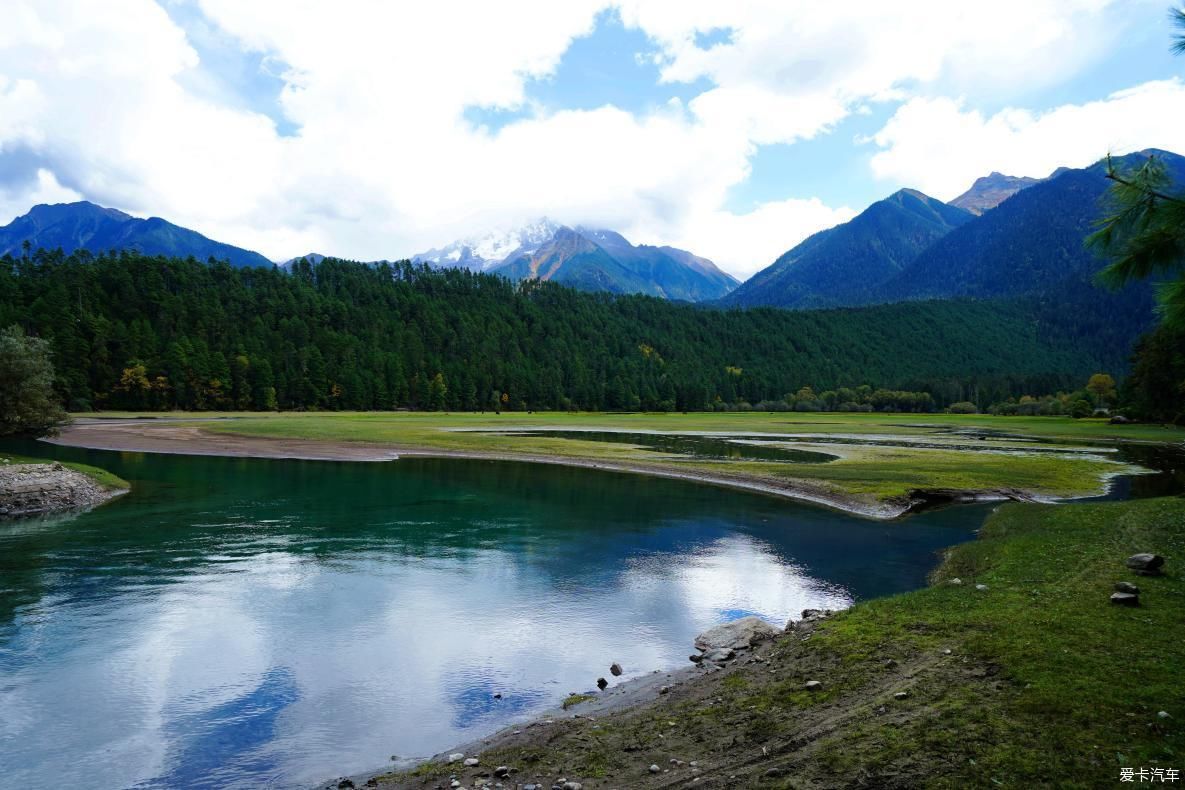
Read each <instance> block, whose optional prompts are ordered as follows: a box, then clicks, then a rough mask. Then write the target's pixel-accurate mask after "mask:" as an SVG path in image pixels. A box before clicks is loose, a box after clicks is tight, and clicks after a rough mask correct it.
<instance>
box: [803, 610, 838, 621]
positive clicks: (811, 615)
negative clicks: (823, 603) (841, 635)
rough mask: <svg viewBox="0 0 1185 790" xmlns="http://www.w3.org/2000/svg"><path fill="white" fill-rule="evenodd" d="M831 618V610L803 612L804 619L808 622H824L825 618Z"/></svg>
mask: <svg viewBox="0 0 1185 790" xmlns="http://www.w3.org/2000/svg"><path fill="white" fill-rule="evenodd" d="M830 616H831V610H830V609H803V610H802V619H803V620H806V621H807V622H811V621H814V620H822V619H824V618H825V617H830Z"/></svg>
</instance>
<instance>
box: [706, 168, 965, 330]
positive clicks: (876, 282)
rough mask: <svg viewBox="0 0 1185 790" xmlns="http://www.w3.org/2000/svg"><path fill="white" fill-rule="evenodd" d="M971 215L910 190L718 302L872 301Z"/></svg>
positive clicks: (802, 304) (804, 246)
mask: <svg viewBox="0 0 1185 790" xmlns="http://www.w3.org/2000/svg"><path fill="white" fill-rule="evenodd" d="M973 218H974V215H972V214H971V213H969V212H967V211H964V210H963V209H961V208H958V207H955V206H950V205H948V204H946V203H943V202H942V201H941V200H936V199H935V198H932V197H929V196H928V195H924V194H922V193H921V192H918V191H917V190H913V189H902V190H901V191H899V192H896V193H894V194H892V195H890V196H889V197H887V198H885V199H884V200H880V201H877V202H876V203H873V204H872V205H871V206H869V207H868V208H867V209H865V210H864V211H863V212H862V213H861V214H860V215H858V216H857V217H855V218H854V219H852V220H850V221H849V222H845V223H844V224H842V225H837V226H836V227H834V228H830V229H828V230H824V231H820V232H819V233H816V234H814V235H813V236H811V237H810V238H808V239H806V240H805V241H803V242H802V243H801V244H799V245H798V246H796V247H794V248H793V249H791V250H790V251H789V252H787V253H785V254H784V255H782V256H781V257H780V258H778V259H777V260H776V261H774V263H773V264H772V265H771V266H769V267H768V268H766V269H763V270H762V271H760V272H758V273H757V274H755V275H753V277H752V278H750V279H749V280H747V281H746V282H745V283H744V284H742V285H741V286H740V287H739V288H737V289H736V290H735V291H733V292H732V293H731V294H729V295H728V296H727V297H726V298H725V299H724V300H722V302H721V303H722V304H724V305H729V306H740V307H757V306H763V305H764V306H771V307H793V308H813V307H835V306H844V305H857V304H865V303H868V302H873V301H876V297H877V294H878V291H879V288H880V286H882V285H883V284H884V283H885V282H887V281H888V280H890V279H892V278H893V277H894V276H896V275H897V274H898V273H899V272H900V271H901V270H902V269H904V268H905V267H906V266H908V265H909V264H910V263H912V262H913V259H914V258H915V257H916V256H917V255H918V254H919V253H920V252H921V251H922V250H924V249H926V248H927V247H929V246H930V245H931V244H933V243H934V242H935V241H937V240H938V239H940V238H942V237H943V236H945V235H946V234H948V233H950V232H951V231H952V230H954V229H955V228H957V227H959V226H961V225H963V224H965V223H967V222H968V221H970V220H971V219H973Z"/></svg>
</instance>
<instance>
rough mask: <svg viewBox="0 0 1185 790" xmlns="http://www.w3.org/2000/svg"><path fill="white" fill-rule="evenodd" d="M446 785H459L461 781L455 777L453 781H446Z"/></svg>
mask: <svg viewBox="0 0 1185 790" xmlns="http://www.w3.org/2000/svg"><path fill="white" fill-rule="evenodd" d="M448 786H449V787H460V786H461V782H460V781H458V780H456V779H454V780H453V781H451V782H449V783H448Z"/></svg>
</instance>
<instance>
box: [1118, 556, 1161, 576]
mask: <svg viewBox="0 0 1185 790" xmlns="http://www.w3.org/2000/svg"><path fill="white" fill-rule="evenodd" d="M1162 565H1164V557H1162V556H1160V555H1159V554H1147V553H1141V554H1133V555H1131V556H1130V557H1128V558H1127V567H1129V568H1131V569H1132V570H1133V571H1135V572H1136V573H1138V574H1140V575H1141V576H1159V575H1160V568H1161V566H1162Z"/></svg>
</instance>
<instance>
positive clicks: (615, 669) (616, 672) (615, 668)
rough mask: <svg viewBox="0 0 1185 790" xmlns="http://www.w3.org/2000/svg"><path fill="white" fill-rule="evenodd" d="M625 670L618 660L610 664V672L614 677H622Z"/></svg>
mask: <svg viewBox="0 0 1185 790" xmlns="http://www.w3.org/2000/svg"><path fill="white" fill-rule="evenodd" d="M623 671H624V670H622V668H621V664H618V663H617V662H616V661H614V662H613V663H612V664H610V665H609V674H610V675H612V676H613V677H620V676H621V673H622V672H623Z"/></svg>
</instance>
